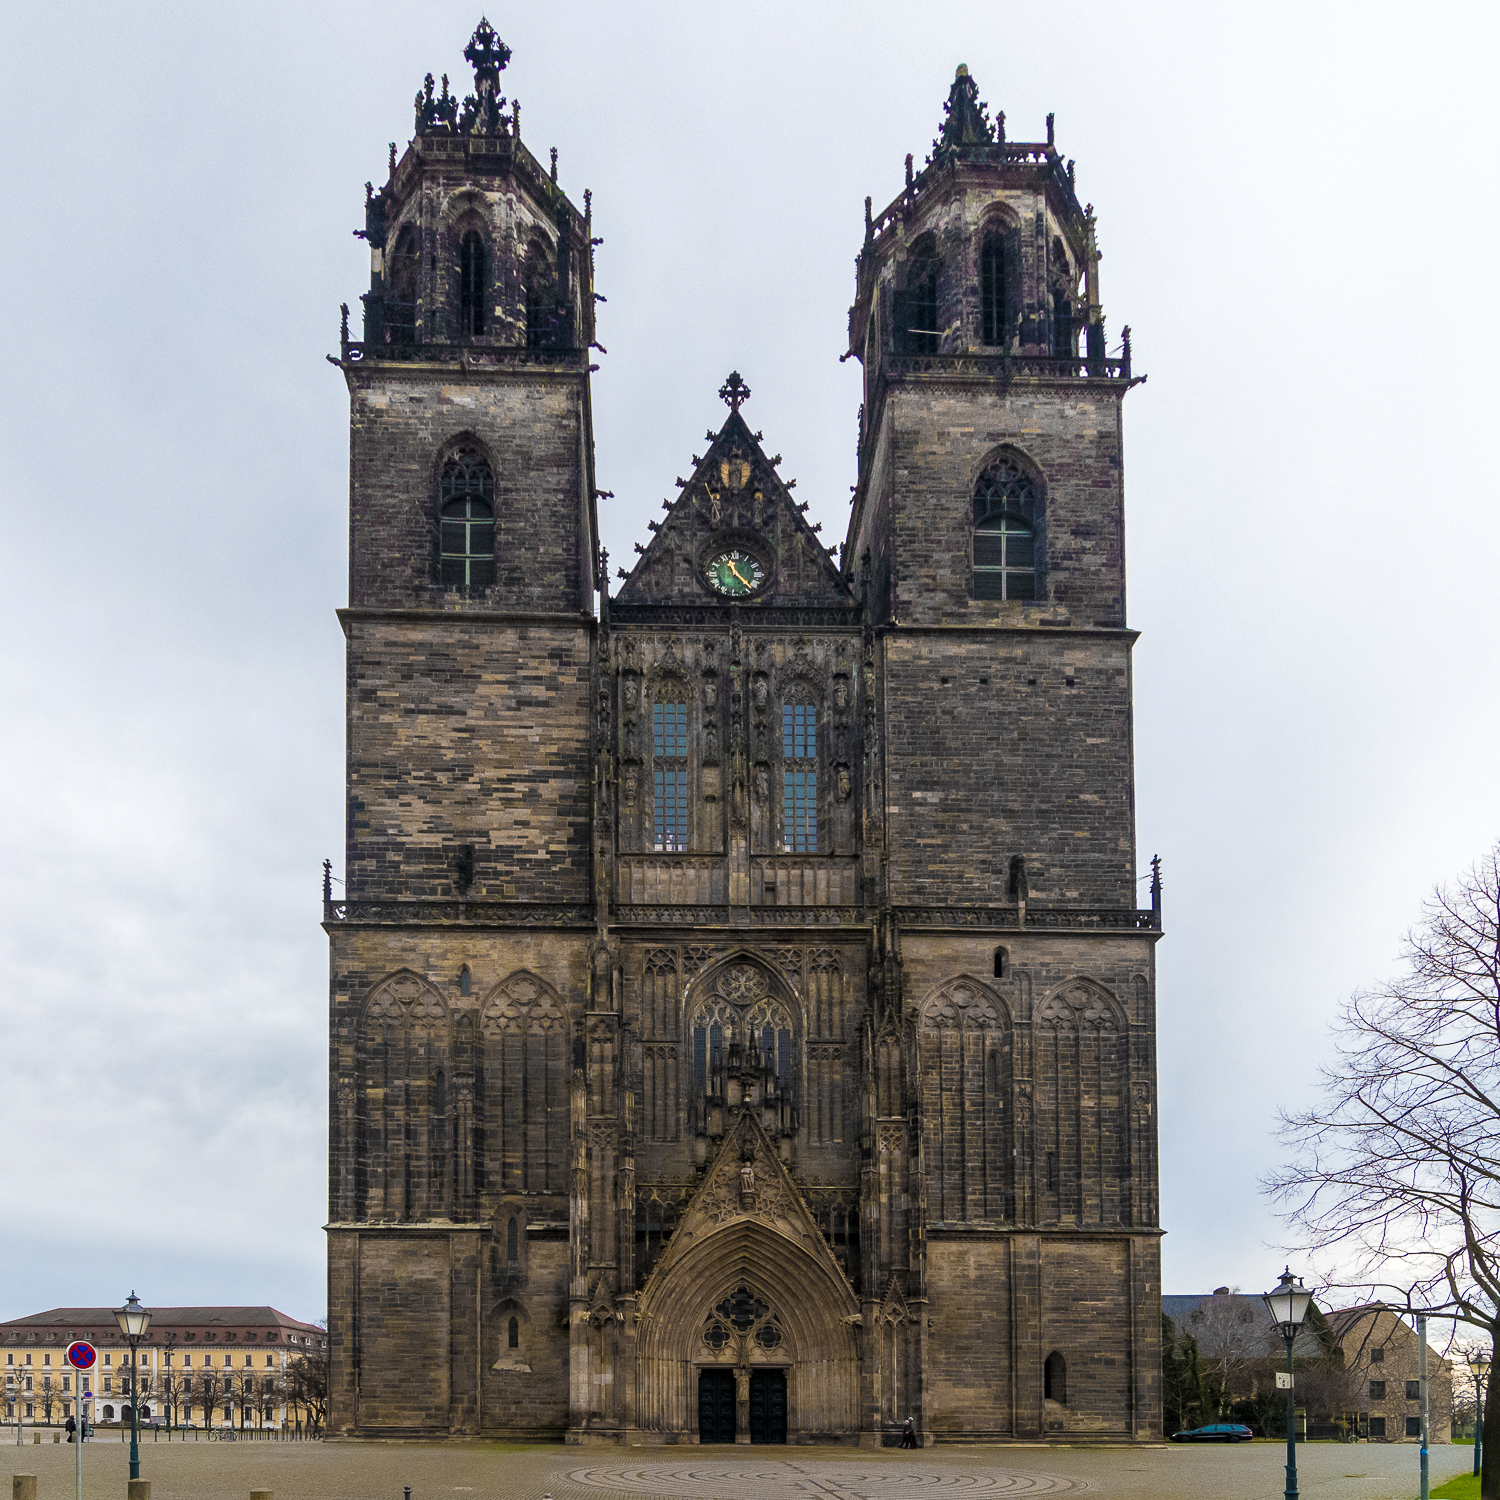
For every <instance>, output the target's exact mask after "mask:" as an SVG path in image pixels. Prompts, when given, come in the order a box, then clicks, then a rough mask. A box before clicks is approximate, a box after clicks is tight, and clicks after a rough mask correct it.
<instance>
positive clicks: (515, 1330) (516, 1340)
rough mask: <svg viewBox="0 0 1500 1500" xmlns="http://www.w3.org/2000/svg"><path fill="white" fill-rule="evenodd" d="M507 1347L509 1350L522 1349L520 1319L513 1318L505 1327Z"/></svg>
mask: <svg viewBox="0 0 1500 1500" xmlns="http://www.w3.org/2000/svg"><path fill="white" fill-rule="evenodd" d="M505 1347H506V1348H507V1349H519V1348H520V1347H521V1320H520V1319H519V1318H512V1319H511V1320H510V1322H509V1323H507V1324H506V1325H505Z"/></svg>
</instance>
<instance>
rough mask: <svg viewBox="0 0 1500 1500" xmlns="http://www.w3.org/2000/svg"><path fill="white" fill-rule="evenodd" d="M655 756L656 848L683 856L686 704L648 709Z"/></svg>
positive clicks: (685, 839)
mask: <svg viewBox="0 0 1500 1500" xmlns="http://www.w3.org/2000/svg"><path fill="white" fill-rule="evenodd" d="M651 732H652V737H653V741H654V749H655V754H656V772H655V774H656V785H655V793H656V796H655V804H656V807H655V824H656V847H657V849H658V850H660V851H661V852H662V853H666V854H683V853H686V851H687V846H688V809H687V783H688V773H687V704H686V703H656V704H653V705H652V708H651Z"/></svg>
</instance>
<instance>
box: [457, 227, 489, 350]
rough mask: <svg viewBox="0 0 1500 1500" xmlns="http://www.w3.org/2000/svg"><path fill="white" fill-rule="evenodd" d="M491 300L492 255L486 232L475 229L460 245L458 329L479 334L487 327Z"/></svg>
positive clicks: (470, 333) (465, 236)
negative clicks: (490, 259)
mask: <svg viewBox="0 0 1500 1500" xmlns="http://www.w3.org/2000/svg"><path fill="white" fill-rule="evenodd" d="M488 301H489V255H488V252H487V251H486V250H485V247H484V236H483V235H482V234H480V233H479V231H478V230H477V229H471V230H469V232H468V233H467V234H465V235H464V237H463V239H462V240H460V241H459V245H458V331H459V332H460V333H461V334H468V335H478V334H483V333H484V332H486V331H487V329H486V319H485V312H486V307H485V304H486V303H487V302H488Z"/></svg>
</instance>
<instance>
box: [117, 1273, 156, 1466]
mask: <svg viewBox="0 0 1500 1500" xmlns="http://www.w3.org/2000/svg"><path fill="white" fill-rule="evenodd" d="M115 1322H116V1323H118V1324H119V1325H120V1332H121V1333H123V1334H124V1335H125V1339H126V1341H127V1342H128V1343H129V1345H130V1477H131V1478H132V1479H139V1478H140V1477H141V1397H140V1390H141V1374H140V1365H139V1363H138V1361H137V1359H136V1353H135V1351H136V1348H137V1346H138V1345H139V1344H140V1342H141V1340H142V1339H143V1338H145V1337H146V1330H147V1329H148V1328H149V1327H150V1326H151V1314H150V1313H148V1312H147V1311H146V1309H145V1308H144V1307H142V1306H141V1304H140V1303H139V1302H137V1301H136V1300H135V1293H134V1292H132V1293H131V1294H130V1300H129V1301H128V1302H127V1303H126V1304H125V1306H124V1307H122V1308H120V1309H119V1310H118V1311H117V1312H116V1313H115Z"/></svg>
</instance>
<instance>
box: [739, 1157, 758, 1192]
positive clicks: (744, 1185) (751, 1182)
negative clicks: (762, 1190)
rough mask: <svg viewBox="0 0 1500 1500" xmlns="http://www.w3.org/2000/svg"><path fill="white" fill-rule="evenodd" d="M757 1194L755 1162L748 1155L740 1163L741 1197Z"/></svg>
mask: <svg viewBox="0 0 1500 1500" xmlns="http://www.w3.org/2000/svg"><path fill="white" fill-rule="evenodd" d="M754 1196H755V1163H754V1162H753V1161H752V1160H751V1159H750V1158H749V1157H746V1158H745V1160H744V1161H742V1162H741V1163H740V1197H741V1198H753V1197H754Z"/></svg>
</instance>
